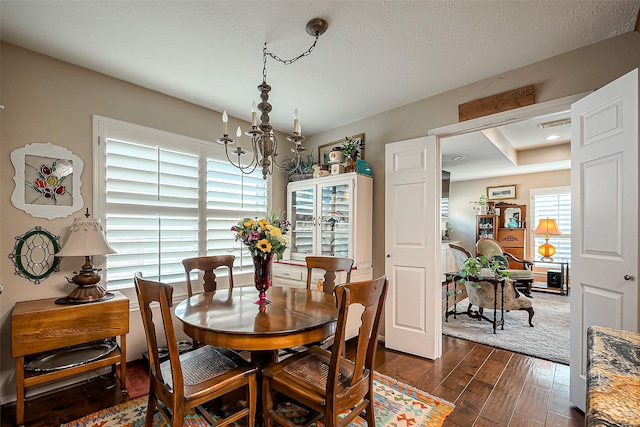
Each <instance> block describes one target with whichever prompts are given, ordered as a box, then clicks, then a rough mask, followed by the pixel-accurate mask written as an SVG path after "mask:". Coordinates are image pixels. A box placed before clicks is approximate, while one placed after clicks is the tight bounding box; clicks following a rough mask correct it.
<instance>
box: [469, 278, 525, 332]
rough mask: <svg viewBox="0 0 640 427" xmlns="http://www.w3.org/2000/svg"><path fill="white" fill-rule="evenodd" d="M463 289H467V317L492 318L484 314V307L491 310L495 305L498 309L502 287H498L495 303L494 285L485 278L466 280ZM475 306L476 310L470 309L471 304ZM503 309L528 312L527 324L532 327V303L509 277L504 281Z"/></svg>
mask: <svg viewBox="0 0 640 427" xmlns="http://www.w3.org/2000/svg"><path fill="white" fill-rule="evenodd" d="M464 286H465V289H466V291H467V295H468V297H469V307H468V308H467V315H469V317H475V318H478V319H485V320H488V321H490V322H492V321H493V320H491V319H489V318H487V317H485V316H484V314H483V313H484V309H485V308H488V309H491V310H493V309H494V307H497V309H498V310H500V305H501V299H502V296H501V294H500V292H501V289H502V287H501V286H500V287H499V288H498V292H497V295H498V301H497V304H496V303H495V298H496V292H495V290H494V287H493V286H494V285H493V284H492V283H491V282H489V281H486V280H478V281H473V282H472V281H469V280H466V281H465V282H464ZM474 305H475V306H477V307H478V310H477V312H476V311H474V310H473V309H472V306H474ZM503 309H504V311H512V310H523V311H526V312H527V313H528V314H529V326H531V327H533V323H531V319H532V318H533V315H534V314H535V311H534V310H533V304H532V303H531V300H530V299H529V298H526V297H525V296H524V295H522V294H521V293H520V292H518V290H517V289H516V287H515V286H514V281H513V280H511V279H506V283H505V284H504V306H503Z"/></svg>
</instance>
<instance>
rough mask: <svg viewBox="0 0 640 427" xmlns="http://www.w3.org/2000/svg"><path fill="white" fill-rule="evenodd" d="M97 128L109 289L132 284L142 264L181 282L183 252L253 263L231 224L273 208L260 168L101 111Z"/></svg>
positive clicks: (149, 272)
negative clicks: (246, 169) (247, 169)
mask: <svg viewBox="0 0 640 427" xmlns="http://www.w3.org/2000/svg"><path fill="white" fill-rule="evenodd" d="M94 129H95V130H94V132H96V134H97V138H95V139H96V144H97V145H96V147H95V154H94V171H95V173H94V175H95V177H96V178H95V180H94V181H95V183H94V194H95V195H97V196H96V197H94V202H95V206H94V209H95V213H94V215H96V216H97V217H99V218H101V219H102V220H103V222H104V225H105V230H106V236H107V240H108V241H109V244H110V245H111V246H112V247H113V248H114V249H115V251H116V254H113V255H109V256H108V257H107V262H106V274H105V278H106V283H107V287H108V288H109V289H118V288H124V287H131V286H133V276H134V274H135V273H136V272H138V271H140V272H142V274H143V275H144V276H145V277H147V278H150V279H153V280H160V281H163V282H165V283H174V282H182V281H184V278H185V273H184V267H183V266H182V260H183V259H184V258H188V257H195V256H205V255H214V254H232V255H235V256H236V262H235V266H234V273H235V272H238V273H240V272H245V271H247V272H248V271H252V270H253V263H252V261H251V256H250V254H249V253H248V252H247V251H246V250H244V248H242V247H241V244H240V242H236V241H235V239H234V235H233V233H232V232H231V226H232V225H235V224H236V223H237V222H238V220H239V219H240V218H241V217H255V216H263V215H264V214H265V213H266V212H267V201H268V188H267V184H268V182H267V181H266V180H264V179H262V173H261V171H255V172H254V173H253V174H251V175H244V174H242V172H241V171H240V170H238V169H237V168H235V167H233V166H231V165H230V164H229V162H228V161H227V159H226V155H225V153H224V148H223V147H222V146H220V145H218V144H212V143H210V142H207V141H201V140H196V139H193V138H189V137H185V136H180V135H175V134H170V133H167V132H162V131H158V130H155V129H151V128H146V127H143V126H138V125H132V124H129V123H125V122H120V121H116V120H111V119H107V118H103V117H97V116H96V117H95V118H94Z"/></svg>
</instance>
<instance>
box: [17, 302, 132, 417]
mask: <svg viewBox="0 0 640 427" xmlns="http://www.w3.org/2000/svg"><path fill="white" fill-rule="evenodd" d="M112 293H113V294H114V298H112V299H110V300H107V301H101V302H94V303H88V304H75V305H60V304H56V303H55V301H56V299H57V298H47V299H40V300H32V301H21V302H17V303H16V304H15V306H14V307H13V312H12V313H11V356H12V357H14V358H15V359H16V396H17V397H16V422H17V424H18V425H22V424H23V423H24V398H25V389H26V388H27V387H31V386H35V385H38V384H44V383H47V382H50V381H54V380H58V379H60V378H64V377H67V376H70V375H75V374H79V373H82V372H88V371H91V370H94V369H98V368H102V367H106V366H109V365H111V366H112V371H113V373H114V374H115V365H116V363H120V371H121V379H120V387H121V390H122V392H123V393H126V374H127V373H126V366H127V357H126V347H127V346H126V334H127V333H128V332H129V299H127V297H125V296H124V295H122V294H121V293H120V292H112ZM118 336H119V337H120V348H119V349H118V348H117V347H116V348H115V349H114V350H113V351H111V352H110V353H109V354H107V355H105V356H103V357H102V358H100V359H98V360H94V361H92V362H88V363H85V364H82V365H78V366H73V367H69V368H63V369H59V370H54V371H48V372H26V373H25V356H32V355H36V354H40V353H45V352H50V351H53V350H58V349H61V348H65V347H69V346H74V345H78V344H85V343H90V342H93V341H99V340H102V339H105V338H113V337H118Z"/></svg>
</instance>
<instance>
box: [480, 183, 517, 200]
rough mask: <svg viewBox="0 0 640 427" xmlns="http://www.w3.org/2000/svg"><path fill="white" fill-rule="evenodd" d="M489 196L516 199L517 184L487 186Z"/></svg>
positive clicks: (491, 197) (491, 198)
mask: <svg viewBox="0 0 640 427" xmlns="http://www.w3.org/2000/svg"><path fill="white" fill-rule="evenodd" d="M487 198H488V199H489V200H505V199H516V198H517V194H516V185H515V184H512V185H503V186H500V187H487Z"/></svg>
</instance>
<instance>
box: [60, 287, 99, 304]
mask: <svg viewBox="0 0 640 427" xmlns="http://www.w3.org/2000/svg"><path fill="white" fill-rule="evenodd" d="M105 296H107V291H106V289H105V288H103V287H102V286H100V285H99V284H96V285H89V286H78V287H77V288H76V289H74V290H73V291H72V292H71V293H70V294H69V295H68V296H67V298H68V299H69V300H70V301H72V302H89V301H92V302H93V301H96V300H100V299H101V298H104V297H105Z"/></svg>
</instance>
